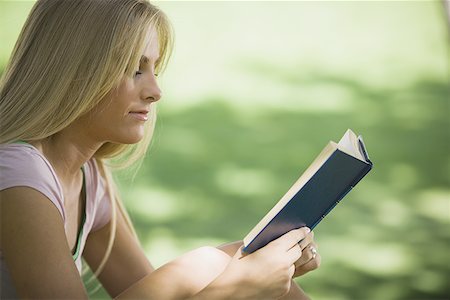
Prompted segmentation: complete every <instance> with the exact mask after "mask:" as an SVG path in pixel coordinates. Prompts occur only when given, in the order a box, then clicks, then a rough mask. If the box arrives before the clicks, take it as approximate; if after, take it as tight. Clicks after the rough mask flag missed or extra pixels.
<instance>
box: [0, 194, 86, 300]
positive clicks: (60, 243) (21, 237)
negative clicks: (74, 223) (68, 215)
mask: <svg viewBox="0 0 450 300" xmlns="http://www.w3.org/2000/svg"><path fill="white" fill-rule="evenodd" d="M0 221H1V223H0V228H1V235H0V236H1V240H0V246H1V249H2V254H3V256H4V259H5V261H6V264H7V266H8V270H9V273H10V275H11V278H12V280H13V283H14V286H15V288H16V292H17V294H18V296H19V297H20V298H31V299H36V298H40V299H50V298H53V299H87V294H86V291H85V289H84V287H83V283H82V281H81V278H80V274H79V273H78V270H77V268H76V266H75V263H74V261H73V258H72V256H71V251H70V248H69V245H68V242H67V237H66V234H65V231H64V224H63V221H62V218H61V215H60V213H59V212H58V210H57V208H56V207H55V205H54V204H53V203H52V202H51V201H50V200H49V199H48V198H47V197H45V196H44V195H43V194H41V193H40V192H38V191H36V190H34V189H31V188H27V187H14V188H9V189H6V190H3V191H1V192H0Z"/></svg>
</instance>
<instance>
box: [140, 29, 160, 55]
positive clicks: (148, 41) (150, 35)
mask: <svg viewBox="0 0 450 300" xmlns="http://www.w3.org/2000/svg"><path fill="white" fill-rule="evenodd" d="M142 56H143V59H144V60H145V59H150V60H152V61H153V62H154V61H156V60H157V59H158V58H159V41H158V33H157V32H156V29H155V28H154V27H153V26H151V27H150V28H149V29H148V30H147V34H146V37H145V41H144V50H143V52H142Z"/></svg>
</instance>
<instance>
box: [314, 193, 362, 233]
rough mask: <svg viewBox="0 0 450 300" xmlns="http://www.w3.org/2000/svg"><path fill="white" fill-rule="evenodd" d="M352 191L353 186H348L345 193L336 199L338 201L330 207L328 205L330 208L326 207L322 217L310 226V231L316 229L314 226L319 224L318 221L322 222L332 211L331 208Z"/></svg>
mask: <svg viewBox="0 0 450 300" xmlns="http://www.w3.org/2000/svg"><path fill="white" fill-rule="evenodd" d="M352 189H353V186H352V185H350V187H349V188H348V189H347V190H346V191H345V192H343V193H342V194H341V195H340V196H339V197H338V199H337V200H336V201H335V202H334V203H333V204H332V205H330V207H328V209H327V210H326V211H325V212H324V213H323V215H322V216H321V217H320V218H319V219H318V220H317V221H316V222H315V223H314V224H313V225H312V226H311V230H312V229H314V227H316V225H317V224H319V223H320V221H322V220H323V219H324V218H325V217H326V216H327V215H328V214H329V213H330V212H331V211H332V210H333V208H334V207H335V206H336V205H338V203H339V202H341V200H342V199H343V198H344V197H345V196H347V194H348V193H349V192H350V191H351V190H352Z"/></svg>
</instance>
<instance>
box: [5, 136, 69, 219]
mask: <svg viewBox="0 0 450 300" xmlns="http://www.w3.org/2000/svg"><path fill="white" fill-rule="evenodd" d="M13 187H28V188H32V189H34V190H37V191H39V192H41V193H42V194H44V196H46V197H47V198H49V199H50V200H51V201H52V202H54V203H55V205H56V206H57V207H58V209H59V210H60V211H62V210H63V203H62V198H63V197H62V188H61V185H60V183H59V181H58V179H57V177H56V174H55V172H54V171H53V169H52V167H51V165H50V163H49V162H48V161H47V160H46V159H45V157H44V156H43V155H42V154H41V153H40V152H39V151H38V150H37V149H36V148H34V147H33V146H31V145H25V144H6V145H5V144H3V145H0V190H5V189H8V188H13Z"/></svg>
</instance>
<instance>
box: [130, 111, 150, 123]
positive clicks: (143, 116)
mask: <svg viewBox="0 0 450 300" xmlns="http://www.w3.org/2000/svg"><path fill="white" fill-rule="evenodd" d="M128 114H129V115H130V116H131V117H133V118H135V119H138V120H139V121H144V122H145V121H147V120H148V110H138V111H130V112H129V113H128Z"/></svg>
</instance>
